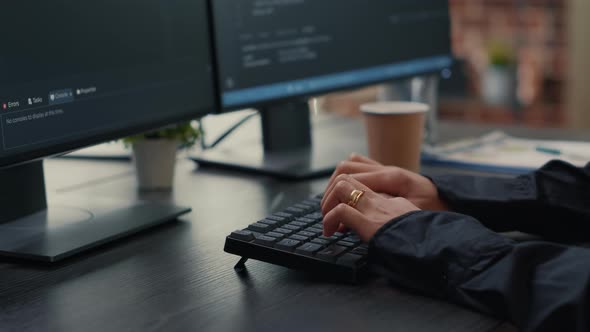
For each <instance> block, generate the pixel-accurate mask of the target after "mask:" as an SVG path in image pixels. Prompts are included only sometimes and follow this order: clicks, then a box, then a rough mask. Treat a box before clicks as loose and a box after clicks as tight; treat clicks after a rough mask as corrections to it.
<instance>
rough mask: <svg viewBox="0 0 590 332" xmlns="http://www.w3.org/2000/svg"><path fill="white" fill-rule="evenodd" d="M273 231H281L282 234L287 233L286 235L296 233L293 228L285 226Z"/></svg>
mask: <svg viewBox="0 0 590 332" xmlns="http://www.w3.org/2000/svg"><path fill="white" fill-rule="evenodd" d="M273 232H275V233H281V234H285V235H289V234H292V233H294V232H293V231H292V230H290V229H286V228H283V227H280V228H276V229H274V230H273Z"/></svg>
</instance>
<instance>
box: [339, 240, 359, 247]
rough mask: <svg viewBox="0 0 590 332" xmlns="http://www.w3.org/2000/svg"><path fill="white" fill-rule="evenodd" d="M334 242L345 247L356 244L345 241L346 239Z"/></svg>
mask: <svg viewBox="0 0 590 332" xmlns="http://www.w3.org/2000/svg"><path fill="white" fill-rule="evenodd" d="M336 244H337V245H339V246H343V247H347V248H352V247H354V246H356V244H354V243H352V242H347V241H338V242H336Z"/></svg>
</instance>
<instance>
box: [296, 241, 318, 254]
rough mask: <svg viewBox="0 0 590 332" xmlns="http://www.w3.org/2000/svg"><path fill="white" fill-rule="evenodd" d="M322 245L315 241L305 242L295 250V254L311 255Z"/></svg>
mask: <svg viewBox="0 0 590 332" xmlns="http://www.w3.org/2000/svg"><path fill="white" fill-rule="evenodd" d="M322 248H323V247H322V246H321V245H319V244H316V243H306V244H304V245H302V246H301V247H299V248H297V249H296V250H295V253H296V254H300V255H306V256H313V254H315V253H316V252H318V251H320V250H321V249H322Z"/></svg>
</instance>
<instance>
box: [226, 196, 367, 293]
mask: <svg viewBox="0 0 590 332" xmlns="http://www.w3.org/2000/svg"><path fill="white" fill-rule="evenodd" d="M320 201H321V197H320V196H317V197H314V198H310V199H307V200H304V201H303V202H301V203H299V204H295V205H293V206H291V207H289V208H287V209H285V210H283V211H281V212H277V213H275V214H273V215H271V216H268V217H267V218H265V219H263V220H260V221H258V222H255V223H253V224H251V225H250V226H248V227H247V228H245V229H243V230H238V231H235V232H233V233H231V234H230V235H229V236H228V237H227V238H226V240H225V248H224V250H225V251H226V252H228V253H230V254H235V255H238V256H241V257H242V259H241V260H240V262H239V263H238V265H236V269H243V268H245V266H244V263H245V262H246V260H247V259H249V258H251V259H256V260H260V261H264V262H268V263H272V264H277V265H282V266H285V267H288V268H292V269H297V270H304V271H309V272H312V273H315V274H320V275H322V276H326V277H328V278H330V279H337V280H342V281H348V282H358V281H360V280H361V279H363V278H364V277H365V276H366V274H367V270H368V267H367V259H366V258H367V253H368V245H367V244H364V243H362V242H361V240H360V238H359V237H358V236H357V235H356V234H354V233H351V232H347V233H336V234H334V235H333V236H331V237H325V236H323V235H322V234H323V230H322V229H323V228H322V227H323V226H322V219H323V217H322V213H321V211H320Z"/></svg>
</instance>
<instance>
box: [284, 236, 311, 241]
mask: <svg viewBox="0 0 590 332" xmlns="http://www.w3.org/2000/svg"><path fill="white" fill-rule="evenodd" d="M289 238H290V239H291V240H297V241H301V242H305V241H307V240H309V238H308V237H307V236H301V235H291V236H289Z"/></svg>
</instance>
